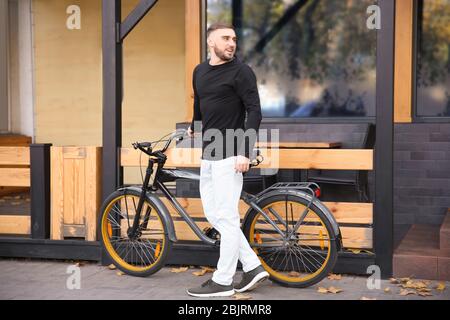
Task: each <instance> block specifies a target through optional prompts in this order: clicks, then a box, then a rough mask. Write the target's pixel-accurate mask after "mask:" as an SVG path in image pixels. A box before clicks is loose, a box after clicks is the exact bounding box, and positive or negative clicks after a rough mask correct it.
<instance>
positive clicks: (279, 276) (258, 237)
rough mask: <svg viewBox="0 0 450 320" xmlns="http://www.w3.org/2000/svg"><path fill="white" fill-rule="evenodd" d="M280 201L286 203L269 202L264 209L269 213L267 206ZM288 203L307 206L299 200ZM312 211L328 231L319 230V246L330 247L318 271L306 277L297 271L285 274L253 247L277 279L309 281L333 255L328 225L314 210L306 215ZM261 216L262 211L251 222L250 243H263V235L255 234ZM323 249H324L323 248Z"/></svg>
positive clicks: (264, 265)
mask: <svg viewBox="0 0 450 320" xmlns="http://www.w3.org/2000/svg"><path fill="white" fill-rule="evenodd" d="M279 203H282V204H283V205H284V204H285V201H277V202H272V203H270V204H268V205H267V206H265V207H264V208H263V210H264V211H265V212H266V213H268V212H267V210H266V209H267V208H269V207H272V206H274V205H276V204H279ZM288 203H295V204H299V205H301V206H302V207H303V208H305V206H304V205H303V204H301V203H299V202H294V201H288ZM311 213H312V214H314V215H315V216H316V217H317V219H318V220H319V221H320V224H321V226H322V228H323V229H324V230H325V232H326V233H325V234H324V233H323V231H322V229H321V230H320V231H319V234H318V236H319V246H320V247H321V248H325V247H327V248H328V253H327V257H326V258H325V260H324V262H323V264H322V266H321V267H320V268H319V269H317V271H315V272H314V273H311V274H308V275H306V276H304V277H299V276H297V275H298V273H297V272H295V273H290V274H288V275H285V274H283V273H281V272H278V271H276V270H274V269H272V268H271V267H270V266H269V265H268V264H267V263H266V262H265V261H264V259H263V258H261V257H259V252H258V249H257V248H253V250H254V251H255V253H256V254H257V255H258V257H259V260H260V261H261V264H262V265H263V267H264V269H265V270H266V271H267V272H268V273H269V274H270V275H271V276H272V277H274V278H276V279H280V280H284V281H286V282H292V283H294V282H295V283H298V282H305V281H309V280H311V279H313V278H314V277H316V276H317V275H319V274H320V273H321V272H322V271H323V269H324V268H325V266H326V265H327V264H328V260H329V259H330V256H331V240H330V236H329V234H328V231H327V229H326V227H325V224H324V223H323V221H322V219H321V218H320V217H319V216H318V215H317V214H316V213H315V212H314V211H312V210H311V209H310V210H309V212H308V214H307V216H306V217H308V216H309V215H310V214H311ZM269 216H270V213H269ZM259 217H261V214H260V213H259V214H257V215H256V216H255V218H254V219H253V221H252V224H251V226H250V237H249V238H250V239H249V242H250V245H252V244H254V243H255V240H256V243H257V244H261V243H262V239H261V235H260V234H258V233H256V234H255V225H256V222H257V221H258V218H259ZM261 218H262V219H264V220H265V218H264V217H261ZM301 228H302V226H300V227H299V229H298V230H297V233H298V232H299V231H301V230H300V229H301ZM324 236H326V238H327V239H328V240H325V239H324ZM326 244H328V245H326ZM322 250H323V249H322ZM284 272H287V271H284Z"/></svg>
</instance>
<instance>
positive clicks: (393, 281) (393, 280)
mask: <svg viewBox="0 0 450 320" xmlns="http://www.w3.org/2000/svg"><path fill="white" fill-rule="evenodd" d="M389 282H390V283H392V284H398V283H400V282H399V281H398V280H397V279H395V278H390V279H389Z"/></svg>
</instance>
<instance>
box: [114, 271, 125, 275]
mask: <svg viewBox="0 0 450 320" xmlns="http://www.w3.org/2000/svg"><path fill="white" fill-rule="evenodd" d="M116 274H117V275H118V276H123V275H124V274H125V273H123V272H122V271H117V272H116Z"/></svg>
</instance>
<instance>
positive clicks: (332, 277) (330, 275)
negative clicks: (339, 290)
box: [328, 273, 342, 280]
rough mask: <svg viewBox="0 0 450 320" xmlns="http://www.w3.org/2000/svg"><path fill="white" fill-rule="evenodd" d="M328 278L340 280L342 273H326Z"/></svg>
mask: <svg viewBox="0 0 450 320" xmlns="http://www.w3.org/2000/svg"><path fill="white" fill-rule="evenodd" d="M328 279H329V280H341V279H342V275H340V274H333V273H330V274H329V275H328Z"/></svg>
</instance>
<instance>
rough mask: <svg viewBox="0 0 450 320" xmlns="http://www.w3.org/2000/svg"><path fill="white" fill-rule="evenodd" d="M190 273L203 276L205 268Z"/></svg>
mask: <svg viewBox="0 0 450 320" xmlns="http://www.w3.org/2000/svg"><path fill="white" fill-rule="evenodd" d="M192 274H193V275H194V276H197V277H201V276H204V275H205V274H206V270H205V269H202V270H200V271H195V272H192Z"/></svg>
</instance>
